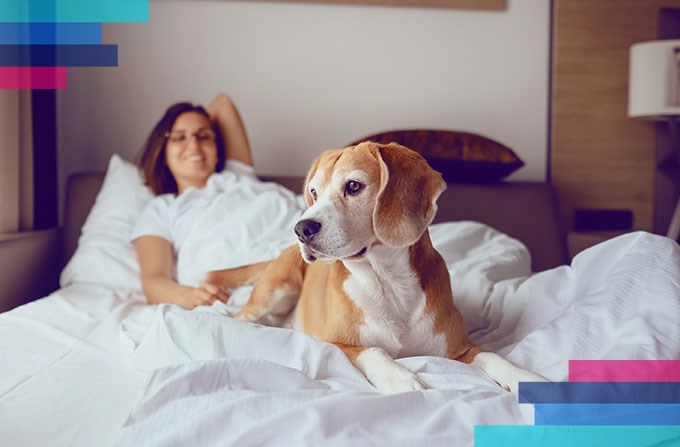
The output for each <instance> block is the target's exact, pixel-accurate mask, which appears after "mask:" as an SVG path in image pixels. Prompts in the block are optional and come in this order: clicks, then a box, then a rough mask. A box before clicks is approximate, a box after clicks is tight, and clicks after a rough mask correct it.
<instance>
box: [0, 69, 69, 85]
mask: <svg viewBox="0 0 680 447" xmlns="http://www.w3.org/2000/svg"><path fill="white" fill-rule="evenodd" d="M67 86H68V69H67V67H0V89H3V90H7V89H59V90H63V89H65V88H66V87H67Z"/></svg>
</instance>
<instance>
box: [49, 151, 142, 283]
mask: <svg viewBox="0 0 680 447" xmlns="http://www.w3.org/2000/svg"><path fill="white" fill-rule="evenodd" d="M152 197H153V194H152V193H151V191H150V190H149V189H148V188H147V187H146V186H144V183H143V180H142V177H141V175H140V173H139V170H138V169H137V167H136V166H135V165H133V164H132V163H130V162H128V161H125V160H123V159H122V158H121V157H119V156H118V155H115V154H114V155H113V156H112V157H111V160H110V161H109V166H108V168H107V170H106V176H105V177H104V182H103V183H102V187H101V190H100V191H99V194H98V195H97V199H96V200H95V203H94V205H93V206H92V209H91V210H90V213H89V214H88V216H87V219H86V220H85V223H84V225H83V228H82V233H81V235H80V238H79V239H78V247H77V248H76V251H75V253H74V254H73V256H72V257H71V259H70V260H69V262H68V264H67V265H66V267H65V268H64V270H63V271H62V273H61V278H60V283H61V286H62V287H66V286H68V285H71V284H75V283H90V284H100V285H106V286H110V287H113V288H116V289H127V290H141V284H140V282H139V264H138V263H137V255H136V254H135V250H134V247H133V246H132V245H131V244H130V243H129V242H128V241H129V235H130V230H131V228H132V226H133V225H134V223H135V221H136V220H137V219H138V218H139V213H141V212H142V210H143V209H144V207H145V206H146V204H147V203H148V202H149V200H151V198H152Z"/></svg>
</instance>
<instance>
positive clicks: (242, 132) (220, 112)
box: [206, 93, 253, 166]
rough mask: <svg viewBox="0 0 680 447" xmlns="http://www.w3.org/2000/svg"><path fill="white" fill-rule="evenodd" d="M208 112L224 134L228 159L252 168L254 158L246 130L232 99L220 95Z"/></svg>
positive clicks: (211, 104) (210, 105)
mask: <svg viewBox="0 0 680 447" xmlns="http://www.w3.org/2000/svg"><path fill="white" fill-rule="evenodd" d="M206 110H207V111H208V114H209V115H210V118H211V119H212V120H213V121H215V122H216V123H217V125H218V127H219V128H220V131H221V132H222V136H223V137H224V142H225V145H226V147H227V159H230V160H238V161H240V162H243V163H245V164H248V165H251V166H252V165H253V157H252V154H251V152H250V143H249V142H248V135H247V134H246V128H245V126H244V125H243V121H242V120H241V115H240V114H239V113H238V109H237V108H236V106H235V105H234V103H233V101H232V100H231V98H230V97H229V96H227V95H226V94H224V93H220V94H219V95H217V96H216V97H215V99H213V100H212V102H211V103H210V104H209V105H208V107H207V109H206Z"/></svg>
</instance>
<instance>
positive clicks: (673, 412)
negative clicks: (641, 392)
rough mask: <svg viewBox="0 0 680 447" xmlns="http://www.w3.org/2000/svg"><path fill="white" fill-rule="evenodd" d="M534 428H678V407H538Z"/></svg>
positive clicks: (587, 405)
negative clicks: (555, 426) (640, 426)
mask: <svg viewBox="0 0 680 447" xmlns="http://www.w3.org/2000/svg"><path fill="white" fill-rule="evenodd" d="M534 410H535V413H534V414H535V417H534V423H535V424H536V425H680V404H538V405H534Z"/></svg>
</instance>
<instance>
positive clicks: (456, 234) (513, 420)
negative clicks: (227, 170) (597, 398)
mask: <svg viewBox="0 0 680 447" xmlns="http://www.w3.org/2000/svg"><path fill="white" fill-rule="evenodd" d="M431 231H432V239H433V241H434V242H435V245H436V246H437V247H438V248H439V250H440V251H441V252H442V253H443V255H444V257H445V259H446V260H447V264H448V265H449V267H450V272H451V276H452V280H453V289H454V296H455V300H456V303H457V306H458V307H459V309H460V310H461V312H462V313H463V315H464V317H465V319H466V322H467V324H468V328H469V330H470V331H471V334H472V337H473V339H474V340H476V341H477V342H478V343H481V344H483V345H484V346H485V347H488V348H490V349H493V350H496V351H497V352H499V353H501V354H503V355H505V356H506V357H508V358H509V359H510V360H512V361H513V362H515V363H517V364H519V365H521V366H523V367H526V368H528V369H531V370H534V371H537V372H539V373H541V374H543V375H545V376H547V377H548V378H550V379H552V380H565V379H566V376H567V366H568V363H567V362H568V360H569V359H678V358H680V250H679V249H678V245H677V244H675V243H674V242H673V241H671V240H670V239H667V238H664V237H660V236H654V235H650V234H647V233H632V234H629V235H625V236H621V237H618V238H615V239H613V240H610V241H608V242H605V243H603V244H600V245H598V246H596V247H593V248H591V249H588V250H586V251H585V252H583V253H582V254H580V255H579V256H577V257H576V259H575V260H574V262H573V263H572V266H564V267H560V268H557V269H553V270H549V271H546V272H542V273H539V274H536V275H533V276H532V275H531V274H530V272H529V265H530V263H529V256H528V254H527V252H526V249H524V247H523V246H522V245H521V244H520V243H518V242H517V241H514V240H513V239H511V238H508V237H506V236H504V235H502V234H500V233H498V232H495V231H494V230H492V229H490V228H488V227H486V226H483V225H480V224H475V223H471V222H460V223H449V224H440V225H435V226H433V227H432V230H431ZM237 300H238V297H237ZM240 300H241V301H242V300H243V296H242V295H241V298H240ZM237 304H238V303H237ZM224 311H225V309H224V308H219V307H215V308H209V309H202V311H201V310H198V311H186V310H183V309H181V308H179V307H176V306H168V305H160V306H149V305H146V304H145V303H144V299H143V297H142V296H141V295H140V294H139V293H137V292H130V291H116V290H112V289H110V288H107V287H101V286H96V285H93V284H73V285H71V286H69V287H66V288H64V289H61V290H60V291H58V292H57V293H55V294H53V295H51V296H49V297H46V298H44V299H42V300H39V301H36V302H34V303H30V304H28V305H25V306H22V307H20V308H18V309H15V310H13V311H11V312H7V313H5V314H2V315H0V353H1V357H0V358H2V361H1V362H0V377H2V378H1V379H0V439H2V440H3V441H2V443H3V444H6V445H15V446H32V445H55V446H58V445H76V446H81V445H82V446H89V445H121V446H129V445H159V446H160V445H177V446H186V445H201V446H209V445H239V446H241V445H347V444H349V443H352V445H376V444H380V445H452V444H453V443H456V445H472V434H473V428H474V425H477V424H524V423H531V422H532V415H533V411H532V408H531V406H529V405H518V404H517V400H516V395H514V394H511V393H507V392H505V391H503V390H501V389H500V388H499V387H498V386H496V385H495V384H494V383H493V382H491V381H490V379H489V378H488V377H486V376H484V374H483V373H481V372H480V371H478V370H476V369H475V368H473V367H470V366H468V365H463V364H460V363H457V362H454V361H451V360H447V359H440V358H434V357H412V358H407V359H401V360H400V362H401V363H402V364H403V365H404V366H406V367H407V368H409V369H411V370H412V371H414V372H416V373H417V374H418V375H419V377H420V378H421V379H422V380H424V381H425V382H426V383H428V384H429V385H430V387H431V389H429V390H426V391H423V392H413V393H404V394H398V395H391V396H384V395H380V394H378V393H376V392H375V391H374V389H373V388H372V387H371V386H370V384H369V383H368V382H366V380H365V379H364V378H363V376H362V375H361V374H360V373H359V372H358V371H357V370H355V369H354V368H353V367H352V365H351V364H350V363H349V362H348V361H347V359H346V358H345V357H344V356H343V355H342V354H341V352H340V351H339V350H338V349H336V348H335V347H333V346H331V345H328V344H325V343H321V342H318V341H316V340H314V339H312V338H310V337H308V336H306V335H305V334H302V333H299V332H295V331H293V330H288V329H279V328H268V327H264V326H259V325H253V324H249V323H244V322H240V321H236V320H233V319H231V318H228V317H225V316H224V315H221V314H220V313H221V312H224ZM226 311H229V309H226Z"/></svg>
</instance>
